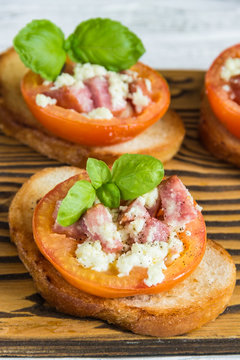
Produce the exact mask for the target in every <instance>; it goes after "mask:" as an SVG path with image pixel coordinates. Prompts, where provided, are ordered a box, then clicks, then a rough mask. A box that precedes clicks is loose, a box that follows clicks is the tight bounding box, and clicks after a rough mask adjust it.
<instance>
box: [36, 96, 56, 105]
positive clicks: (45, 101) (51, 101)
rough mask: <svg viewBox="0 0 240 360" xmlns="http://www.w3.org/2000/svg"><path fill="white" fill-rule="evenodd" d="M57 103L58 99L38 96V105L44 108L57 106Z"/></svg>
mask: <svg viewBox="0 0 240 360" xmlns="http://www.w3.org/2000/svg"><path fill="white" fill-rule="evenodd" d="M56 103H57V100H56V99H53V98H51V97H50V96H46V95H44V94H37V95H36V104H37V105H38V106H40V107H42V108H45V107H46V106H48V105H55V104H56Z"/></svg>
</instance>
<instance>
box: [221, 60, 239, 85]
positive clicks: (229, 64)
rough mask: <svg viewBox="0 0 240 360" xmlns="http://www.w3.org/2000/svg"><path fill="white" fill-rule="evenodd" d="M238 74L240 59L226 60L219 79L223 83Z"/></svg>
mask: <svg viewBox="0 0 240 360" xmlns="http://www.w3.org/2000/svg"><path fill="white" fill-rule="evenodd" d="M239 74H240V58H231V57H230V58H228V59H227V60H226V61H225V63H224V65H223V67H222V69H221V78H222V79H223V80H225V81H229V79H230V78H231V77H232V76H235V75H239Z"/></svg>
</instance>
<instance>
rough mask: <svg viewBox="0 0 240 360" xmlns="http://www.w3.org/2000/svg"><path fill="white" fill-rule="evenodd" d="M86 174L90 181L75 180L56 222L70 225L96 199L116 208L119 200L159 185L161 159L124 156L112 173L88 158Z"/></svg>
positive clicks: (131, 197) (161, 173) (161, 168)
mask: <svg viewBox="0 0 240 360" xmlns="http://www.w3.org/2000/svg"><path fill="white" fill-rule="evenodd" d="M87 172H88V175H89V177H90V180H91V182H88V181H85V180H80V181H77V182H76V183H75V184H74V185H73V186H72V187H71V188H70V190H69V191H68V194H67V196H66V197H65V198H64V199H63V201H62V203H61V206H60V208H59V212H58V216H57V222H58V223H59V224H60V225H62V226H69V225H71V224H73V223H74V222H76V221H77V220H78V219H79V218H80V217H81V215H82V214H83V213H84V212H85V211H86V210H87V209H89V208H90V207H91V206H92V205H93V203H94V201H95V199H96V196H97V197H98V199H99V200H100V201H101V203H102V204H104V205H105V206H107V207H109V208H117V207H119V205H120V200H121V199H123V200H133V199H135V198H137V197H138V196H140V195H143V194H145V193H147V192H149V191H151V190H153V189H154V188H155V187H156V186H157V185H158V184H160V182H161V180H162V178H163V176H164V170H163V165H162V163H161V161H160V160H158V159H156V158H154V157H153V156H150V155H141V154H124V155H122V156H120V158H119V159H117V160H116V161H115V162H114V164H113V167H112V171H110V170H109V168H108V166H107V165H106V164H105V163H104V162H103V161H101V160H97V159H93V158H89V159H88V161H87Z"/></svg>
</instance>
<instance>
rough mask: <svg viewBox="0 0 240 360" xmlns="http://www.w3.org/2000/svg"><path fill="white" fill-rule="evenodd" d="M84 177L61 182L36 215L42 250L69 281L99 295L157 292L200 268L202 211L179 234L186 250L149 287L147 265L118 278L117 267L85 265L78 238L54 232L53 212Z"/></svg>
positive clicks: (203, 233) (203, 230) (37, 239)
mask: <svg viewBox="0 0 240 360" xmlns="http://www.w3.org/2000/svg"><path fill="white" fill-rule="evenodd" d="M83 178H84V176H82V175H75V176H73V177H72V178H70V179H68V180H66V181H64V182H63V183H60V184H58V185H57V186H56V187H55V188H54V189H53V190H51V191H50V192H49V193H48V194H46V195H45V196H44V197H43V198H42V200H41V201H40V202H39V203H38V205H37V207H36V209H35V212H34V216H33V234H34V239H35V242H36V244H37V246H38V248H39V250H40V251H41V252H42V254H43V255H44V256H45V257H46V258H47V259H48V260H49V261H50V262H51V263H52V265H53V266H54V267H55V268H56V269H57V270H58V271H59V272H60V273H61V275H62V276H63V277H64V278H65V279H66V280H67V281H68V282H69V283H70V284H72V285H73V286H74V287H76V288H78V289H80V290H83V291H84V292H87V293H90V294H93V295H96V296H100V297H112V298H113V297H124V296H131V295H136V294H154V293H159V292H161V291H165V290H168V289H170V288H171V287H173V286H174V285H175V284H176V283H178V282H179V281H182V280H183V279H184V278H186V277H187V276H189V275H190V273H191V272H192V271H193V270H194V269H195V268H196V267H197V265H198V264H199V262H200V261H201V259H202V257H203V254H204V252H205V246H206V228H205V223H204V219H203V216H202V214H201V213H200V212H199V214H198V217H197V218H196V219H195V220H194V221H192V222H191V223H189V224H187V225H186V230H185V232H184V233H180V234H179V237H180V239H181V240H182V241H183V243H184V245H185V250H184V251H183V253H182V255H181V256H180V257H179V258H178V259H176V260H175V261H174V262H173V263H172V264H170V265H169V266H168V267H167V269H166V270H165V271H164V274H165V280H164V281H163V282H162V283H160V284H158V285H156V286H152V287H148V286H147V285H146V284H145V283H144V279H145V278H146V277H147V269H146V268H140V267H135V268H134V269H133V270H132V271H131V272H130V274H129V276H123V277H118V276H117V274H116V270H114V269H113V270H108V271H107V272H97V271H94V270H91V269H87V268H84V267H82V266H81V265H80V264H79V263H78V262H77V260H76V258H75V256H74V253H75V250H76V247H77V241H76V240H74V239H72V238H69V237H67V236H66V235H64V234H57V233H53V230H52V226H53V222H54V219H53V217H52V214H53V211H54V209H55V204H56V201H57V200H59V199H62V198H63V197H64V196H65V195H66V194H67V192H68V190H69V188H70V187H71V186H72V185H73V184H74V183H75V181H77V180H80V179H83ZM85 178H86V177H85ZM187 230H188V231H191V236H187V235H186V231H187Z"/></svg>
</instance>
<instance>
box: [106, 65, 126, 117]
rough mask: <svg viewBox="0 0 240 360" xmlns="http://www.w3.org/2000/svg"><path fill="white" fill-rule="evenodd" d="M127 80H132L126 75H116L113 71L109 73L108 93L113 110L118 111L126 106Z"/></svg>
mask: <svg viewBox="0 0 240 360" xmlns="http://www.w3.org/2000/svg"><path fill="white" fill-rule="evenodd" d="M129 79H131V80H132V78H130V76H128V75H124V74H118V73H115V72H113V71H109V73H108V82H109V93H110V95H111V97H112V107H113V110H119V109H122V108H124V107H125V106H126V98H127V95H128V82H129ZM125 81H126V82H125Z"/></svg>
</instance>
